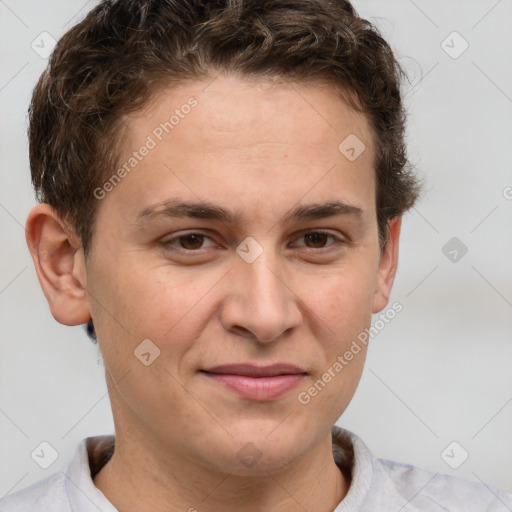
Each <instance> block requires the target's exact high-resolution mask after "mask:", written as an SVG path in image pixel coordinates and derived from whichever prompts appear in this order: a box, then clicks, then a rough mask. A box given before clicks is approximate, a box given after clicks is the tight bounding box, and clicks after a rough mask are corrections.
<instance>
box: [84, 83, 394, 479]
mask: <svg viewBox="0 0 512 512" xmlns="http://www.w3.org/2000/svg"><path fill="white" fill-rule="evenodd" d="M187 105H188V106H187ZM172 115H174V118H171V116H172ZM170 119H171V121H169V120H170ZM125 121H126V122H125V124H126V127H127V130H126V133H125V135H124V137H125V139H124V152H123V154H122V158H121V160H122V162H123V163H127V164H128V165H127V166H126V167H125V171H126V172H124V173H123V172H121V173H119V174H118V177H119V175H120V177H121V179H120V180H118V179H113V180H111V181H110V185H108V184H107V185H106V186H105V187H103V188H102V191H98V192H97V195H98V197H100V196H101V197H102V199H101V200H100V201H99V202H98V215H97V219H96V224H95V231H94V236H93V240H92V245H91V251H90V254H89V259H88V262H87V267H86V274H85V280H86V289H87V296H86V300H87V307H88V309H89V311H90V314H91V315H92V319H93V321H94V325H95V328H96V332H97V335H98V339H99V343H100V346H101V350H102V354H103V359H104V364H105V368H106V375H107V380H108V384H109V387H111V392H110V393H111V400H112V406H113V411H114V419H115V422H116V430H118V434H119V433H120V432H121V431H124V432H127V431H128V428H129V429H130V431H132V432H136V433H137V434H139V437H140V439H143V440H144V441H142V442H144V443H146V444H147V445H148V446H149V445H152V446H153V447H160V448H159V449H160V450H162V451H163V450H166V449H169V450H172V451H175V452H180V453H181V454H182V455H183V456H186V457H188V458H189V459H190V460H193V461H195V462H197V463H199V464H202V465H205V466H209V467H219V468H226V467H230V468H232V470H233V471H243V465H242V464H240V462H239V459H240V453H242V454H243V453H244V451H243V450H254V451H255V452H256V453H258V454H259V455H258V456H259V457H261V461H260V464H259V467H260V468H262V469H272V468H276V467H278V466H281V465H282V464H283V462H284V461H288V460H290V458H291V455H292V454H294V456H297V454H300V453H307V451H308V450H311V449H312V448H313V447H314V446H315V444H318V443H319V442H320V440H321V439H324V438H325V436H327V435H328V434H329V433H330V429H331V427H332V425H333V424H334V423H335V422H336V420H337V419H338V418H339V416H340V415H341V414H342V412H343V411H344V410H345V408H346V407H347V405H348V403H349V401H350V400H351V398H352V396H353V394H354V392H355V389H356V386H357V384H358V381H359V378H360V375H361V372H362V369H363V364H364V359H365V352H366V350H365V347H364V346H361V349H360V351H359V352H358V353H357V354H355V355H354V356H353V358H352V359H351V360H350V361H346V359H345V362H346V364H343V365H342V369H341V370H340V369H339V368H340V367H339V366H337V365H336V362H338V363H339V364H341V363H340V359H339V357H338V356H341V357H342V358H343V356H344V354H345V353H346V352H347V351H349V350H350V347H351V345H352V343H353V341H354V340H356V339H357V336H358V334H359V333H360V332H362V331H363V330H364V329H365V328H366V327H368V326H369V324H370V321H371V314H372V313H374V312H378V311H380V310H381V309H383V308H384V307H385V305H386V302H387V297H388V293H389V288H390V287H391V282H392V275H393V273H394V271H393V268H392V267H393V261H394V260H393V256H392V255H390V253H389V251H391V249H392V245H393V244H394V242H392V244H391V245H389V244H388V248H387V249H386V250H384V252H381V250H380V247H379V243H378V230H377V219H376V209H375V208H376V203H375V174H374V173H375V170H374V165H373V162H374V142H373V139H372V133H371V131H370V127H369V125H368V123H367V121H366V118H365V116H363V115H362V114H360V113H356V112H354V111H352V110H351V109H350V108H349V107H348V106H347V105H346V104H345V103H344V102H343V101H342V100H341V99H340V98H339V97H338V96H336V95H335V94H334V93H333V92H332V91H331V90H328V89H327V88H326V87H322V86H320V85H319V84H299V83H295V84H293V85H285V84H283V83H272V84H271V83H270V82H267V81H263V80H260V81H252V82H249V81H244V80H241V79H239V78H235V77H230V76H220V77H218V78H217V79H215V80H214V81H213V82H211V83H209V84H208V83H207V82H205V83H198V82H196V83H191V84H186V85H182V86H180V87H179V88H175V89H172V90H166V91H163V92H161V93H159V94H158V95H157V96H155V98H154V101H152V103H151V105H149V106H148V107H147V108H145V109H144V110H143V111H140V112H137V113H136V114H133V115H130V116H129V117H128V118H126V120H125ZM166 122H167V125H166V124H165V123H166ZM162 123H163V124H162ZM351 134H353V135H355V136H357V138H358V139H359V141H361V142H362V143H364V145H365V150H364V151H363V152H362V153H361V154H360V155H359V156H358V158H356V159H354V158H353V157H354V156H357V154H358V153H359V152H360V148H361V147H362V146H357V147H356V148H355V150H356V151H355V155H354V154H353V153H354V152H351V151H350V149H349V150H348V152H347V151H346V148H345V152H344V153H343V152H342V151H340V149H339V145H340V143H342V142H343V141H344V140H345V139H346V138H347V137H348V136H349V135H351ZM349 140H351V141H352V146H354V140H356V139H353V138H352V139H349ZM144 146H145V147H146V148H147V150H144V149H141V148H142V147H144ZM343 147H344V146H343ZM134 152H136V155H135V156H134ZM144 155H145V156H144ZM347 155H348V156H350V157H352V158H347ZM130 158H135V160H131V161H130ZM128 169H129V171H128ZM390 247H391V249H390ZM388 249H389V251H388ZM144 340H145V341H144ZM226 365H228V366H226ZM329 369H330V372H329ZM326 372H328V373H330V376H331V378H330V379H328V377H326V376H325V375H326ZM319 380H320V381H322V382H323V385H319V384H318V381H319ZM315 383H316V392H315V391H311V388H312V387H315ZM247 443H252V444H251V445H248V444H247ZM241 450H242V451H241ZM240 460H241V459H240Z"/></svg>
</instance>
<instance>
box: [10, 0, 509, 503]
mask: <svg viewBox="0 0 512 512" xmlns="http://www.w3.org/2000/svg"><path fill="white" fill-rule="evenodd" d="M95 3H96V2H95V1H93V2H85V1H83V0H45V1H36V0H30V1H29V0H18V1H14V0H2V1H0V43H1V44H0V58H1V64H2V65H1V67H0V108H1V116H0V154H1V170H0V230H1V231H0V232H1V240H2V243H1V244H0V247H1V249H0V251H1V265H0V316H1V318H0V334H1V355H0V439H1V446H0V461H1V469H0V495H5V494H7V493H9V492H12V491H15V490H19V489H22V488H24V487H26V486H28V485H29V484H31V483H33V482H35V481H37V480H40V479H42V478H44V477H46V476H47V475H49V474H51V473H53V472H55V471H58V470H60V469H62V468H63V467H64V466H65V465H66V464H67V462H68V460H69V456H70V454H71V451H72V450H73V448H74V447H75V445H76V444H77V443H78V442H79V441H80V440H81V439H83V438H84V437H87V436H91V435H98V434H105V433H113V421H112V415H111V410H110V403H109V400H108V395H107V390H106V385H105V381H104V375H103V368H102V366H101V364H98V361H97V359H98V349H97V348H96V346H95V345H93V344H92V343H91V342H90V341H89V340H88V338H87V337H86V335H85V332H84V330H83V328H82V327H65V326H62V325H60V324H58V323H57V322H56V321H55V320H54V319H53V318H52V316H51V314H50V312H49V309H48V306H47V303H46V300H45V298H44V296H43V294H42V292H41V289H40V287H39V283H38V281H37V278H36V274H35V272H34V269H33V265H32V261H31V259H30V256H29V253H28V250H27V248H26V244H25V237H24V235H25V234H24V223H25V219H26V216H27V214H28V212H29V210H30V208H31V207H32V206H33V205H34V204H35V200H34V194H33V192H32V189H31V185H30V179H29V164H28V154H27V138H26V128H27V117H26V110H27V107H28V104H29V98H30V94H31V91H32V88H33V86H34V85H35V83H36V81H37V78H38V77H39V75H40V73H41V71H42V70H43V68H44V67H45V65H46V63H47V60H46V58H45V57H44V55H40V53H43V52H42V51H41V48H39V53H38V52H36V51H35V50H34V49H33V46H35V45H33V44H32V43H33V41H36V43H37V41H40V40H41V38H46V39H45V41H47V42H48V41H51V37H53V38H55V39H58V38H60V37H61V36H62V35H63V34H64V32H65V31H66V30H68V29H69V28H70V27H71V26H72V25H73V24H74V23H76V22H78V21H79V20H80V19H81V18H82V17H83V16H84V15H85V13H86V12H87V11H88V10H90V9H91V8H92V7H93V5H94V4H95ZM354 4H355V6H356V8H357V9H358V11H359V12H360V14H361V15H363V16H364V17H367V18H369V19H371V20H372V21H374V22H375V23H376V24H377V25H378V26H379V28H380V30H381V31H382V33H383V34H384V35H385V37H386V38H387V39H388V40H389V41H390V42H391V44H392V46H393V48H394V49H395V51H396V54H397V56H398V57H399V59H400V62H401V63H402V65H403V66H404V68H405V69H406V70H407V71H408V73H409V83H405V84H404V94H405V101H406V105H407V108H408V111H409V127H408V146H409V155H410V159H411V161H412V162H413V163H414V165H415V166H416V168H417V172H418V173H419V174H420V175H421V176H422V177H423V179H424V181H425V194H424V196H423V198H422V199H421V200H420V202H419V203H418V204H417V206H416V208H415V209H414V210H412V211H411V212H410V213H409V214H407V215H406V217H405V219H404V227H403V234H402V242H401V255H400V265H399V272H398V275H397V279H396V283H395V287H394V292H393V295H392V297H391V302H394V301H399V302H400V303H401V304H402V305H403V311H402V312H401V313H400V314H398V315H397V316H396V318H395V319H394V320H393V321H392V322H390V323H389V324H388V325H386V327H385V328H384V329H382V330H381V331H380V332H379V334H378V335H377V336H375V337H374V338H373V339H372V341H371V346H370V349H369V354H368V360H367V365H366V368H365V371H364V374H363V377H362V380H361V383H360V385H359V388H358V390H357V392H356V394H355V396H354V399H353V400H352V402H351V404H350V406H349V408H348V409H347V411H346V412H345V413H344V415H343V416H342V417H341V418H340V420H339V421H338V424H339V425H341V426H344V427H346V428H349V429H351V430H352V431H354V432H355V433H357V434H358V435H359V436H360V437H361V438H362V439H363V440H364V441H365V442H366V443H367V444H368V445H369V447H370V448H371V450H372V451H373V453H374V454H375V455H377V456H379V457H383V458H388V459H393V460H398V461H401V462H408V463H411V464H414V465H417V466H421V467H424V468H426V469H428V470H430V471H432V472H435V473H437V472H441V473H449V474H454V475H457V476H460V477H463V478H466V479H469V480H473V481H475V482H484V483H486V484H488V485H491V486H495V487H499V488H503V489H506V490H508V491H512V464H511V462H512V403H511V402H512V371H511V368H512V258H511V255H512V200H511V199H510V198H512V188H508V187H512V38H511V37H510V26H512V1H510V0H500V1H497V0H478V1H475V0H472V1H469V0H451V1H450V2H447V1H446V0H414V1H413V0H385V1H383V0H380V1H376V0H358V1H355V2H354ZM43 32H45V33H47V34H49V35H50V36H48V35H47V34H43V35H42V36H41V33H43ZM454 32H456V34H454ZM39 45H40V46H41V43H39ZM466 46H468V47H467V49H465V48H466ZM36 48H37V47H36ZM464 49H465V51H464V53H461V52H462V51H463V50H464ZM446 244H448V245H446ZM454 251H455V252H454ZM466 251H467V252H466ZM374 320H375V319H374ZM43 441H46V442H48V443H50V444H51V445H52V446H53V447H54V448H55V449H56V450H57V452H58V454H59V456H58V458H57V460H56V461H55V462H54V463H53V465H52V466H50V467H49V468H48V469H42V468H40V467H39V466H38V465H37V464H36V463H35V462H34V460H33V459H32V458H31V453H32V452H33V451H34V449H35V448H36V447H38V446H39V445H40V443H41V442H43ZM453 442H456V443H457V444H455V445H453V444H452V443H453ZM449 445H451V446H450V448H449V449H448V451H447V452H445V449H446V448H447V447H448V446H449ZM452 450H453V451H452ZM466 452H467V454H468V455H469V457H468V458H467V460H466V461H465V462H464V463H463V464H462V465H460V467H459V468H458V469H452V468H451V467H450V465H448V464H447V462H445V460H448V461H449V462H450V463H451V464H452V465H454V463H453V461H455V462H457V461H459V462H460V460H461V459H462V458H463V456H464V455H465V453H466ZM442 453H445V457H444V458H443V457H442ZM446 453H448V454H449V455H450V457H448V458H447V457H446Z"/></svg>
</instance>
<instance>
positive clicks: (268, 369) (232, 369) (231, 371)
mask: <svg viewBox="0 0 512 512" xmlns="http://www.w3.org/2000/svg"><path fill="white" fill-rule="evenodd" d="M202 371H204V372H207V373H221V374H227V375H242V376H245V377H275V376H277V375H300V374H302V375H305V374H306V373H307V372H306V371H305V370H303V369H302V368H299V367H298V366H294V365H291V364H284V363H277V364H272V365H269V366H255V365H253V364H223V365H220V366H214V367H212V368H206V369H204V370H202Z"/></svg>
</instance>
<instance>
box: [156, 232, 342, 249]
mask: <svg viewBox="0 0 512 512" xmlns="http://www.w3.org/2000/svg"><path fill="white" fill-rule="evenodd" d="M311 234H320V235H327V236H328V237H331V238H333V239H334V242H333V243H331V244H329V245H326V246H324V247H319V248H314V247H305V246H303V247H305V248H306V250H308V251H314V252H318V251H322V250H325V249H328V248H329V247H332V246H340V245H346V244H347V242H346V241H344V240H342V239H341V238H338V237H337V236H336V235H333V234H332V233H329V232H328V231H322V230H312V231H306V232H304V233H303V234H302V235H301V236H299V237H298V238H296V240H300V239H302V238H305V237H306V236H307V235H311ZM190 235H200V236H202V237H204V239H208V240H211V241H213V240H212V239H211V237H209V236H208V235H205V234H204V233H200V232H196V231H190V232H189V233H184V234H180V235H178V236H174V237H173V238H170V239H168V240H165V241H162V242H161V243H162V245H163V246H164V247H165V248H166V249H169V250H173V251H177V252H183V253H185V254H194V253H197V254H201V250H202V249H203V248H200V249H185V248H183V247H179V248H177V247H173V243H174V242H179V240H180V238H186V237H187V236H190Z"/></svg>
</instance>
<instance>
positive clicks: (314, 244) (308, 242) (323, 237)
mask: <svg viewBox="0 0 512 512" xmlns="http://www.w3.org/2000/svg"><path fill="white" fill-rule="evenodd" d="M329 238H331V239H333V240H334V243H330V244H327V242H328V240H329ZM298 240H304V241H305V244H299V245H302V246H303V247H307V248H308V249H323V248H325V247H330V246H331V245H337V243H338V242H339V243H343V242H342V240H340V239H339V238H338V237H336V236H334V235H333V234H331V233H327V232H326V231H310V232H308V233H305V234H303V235H302V236H301V237H300V238H298Z"/></svg>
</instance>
